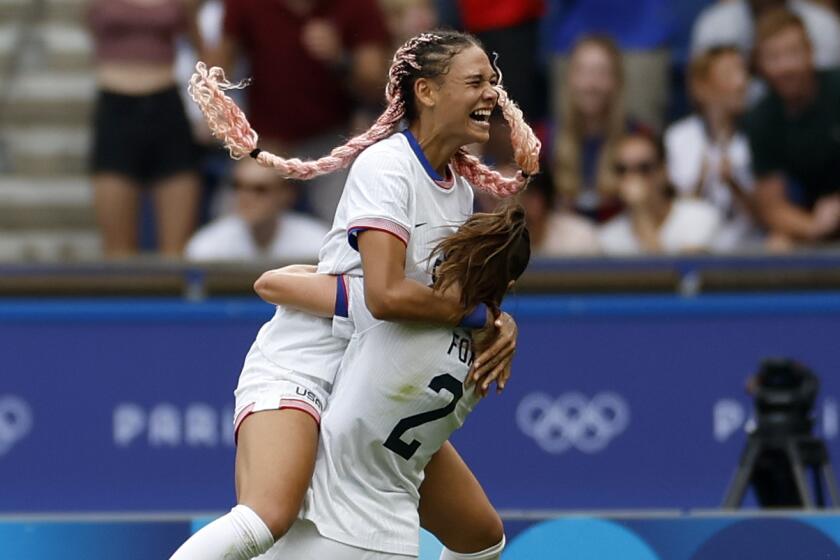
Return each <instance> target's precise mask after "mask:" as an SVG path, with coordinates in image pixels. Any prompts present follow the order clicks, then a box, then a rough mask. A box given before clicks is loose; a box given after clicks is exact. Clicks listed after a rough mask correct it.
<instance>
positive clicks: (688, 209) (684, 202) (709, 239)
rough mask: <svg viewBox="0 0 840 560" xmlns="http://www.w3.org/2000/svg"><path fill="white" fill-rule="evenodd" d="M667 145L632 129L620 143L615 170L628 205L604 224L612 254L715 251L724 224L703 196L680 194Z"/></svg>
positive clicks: (603, 241)
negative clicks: (671, 179) (673, 179)
mask: <svg viewBox="0 0 840 560" xmlns="http://www.w3.org/2000/svg"><path fill="white" fill-rule="evenodd" d="M664 157H665V148H664V146H663V145H662V143H661V142H659V141H657V140H655V139H654V138H652V137H651V136H649V135H647V134H640V133H635V134H629V135H627V136H625V137H624V138H623V139H621V140H620V141H619V143H618V146H617V148H616V157H615V164H614V165H615V172H616V174H617V175H618V178H619V184H618V191H619V195H620V196H621V199H622V201H623V202H624V205H625V207H626V208H627V210H625V211H624V212H623V213H622V214H620V215H619V216H616V217H615V218H613V219H612V220H610V221H609V222H607V223H606V224H605V225H604V226H602V227H601V232H600V242H601V249H602V250H603V251H604V253H606V254H608V255H638V254H644V253H647V254H651V253H668V254H675V253H687V252H696V251H706V250H710V249H711V248H712V246H713V243H714V238H715V236H716V235H717V233H718V231H719V228H720V225H721V216H720V213H719V212H718V210H717V208H715V207H714V206H712V205H711V204H709V203H708V202H706V201H704V200H697V199H691V198H675V197H674V189H673V187H672V186H671V185H670V183H669V182H668V176H667V173H666V171H665V160H664Z"/></svg>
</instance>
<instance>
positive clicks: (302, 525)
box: [257, 519, 417, 560]
mask: <svg viewBox="0 0 840 560" xmlns="http://www.w3.org/2000/svg"><path fill="white" fill-rule="evenodd" d="M416 558H417V557H416V556H405V555H401V554H388V553H386V552H377V551H374V550H365V549H364V548H356V547H355V546H350V545H348V544H343V543H340V542H338V541H334V540H332V539H328V538H326V537H322V536H321V534H320V533H318V529H316V528H315V524H314V523H312V522H311V521H306V520H302V519H299V520H298V521H296V522H295V524H294V525H292V527H291V529H289V532H288V533H286V534H285V535H283V538H281V539H280V540H279V541H277V542H276V543H275V544H274V546H273V547H271V550H269V551H268V552H266V553H265V554H263V555H262V556H258V557H257V560H289V559H293V560H412V559H416Z"/></svg>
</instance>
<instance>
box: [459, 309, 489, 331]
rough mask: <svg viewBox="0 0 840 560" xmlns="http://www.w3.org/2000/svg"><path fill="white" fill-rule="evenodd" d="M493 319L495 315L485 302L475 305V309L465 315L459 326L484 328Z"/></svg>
mask: <svg viewBox="0 0 840 560" xmlns="http://www.w3.org/2000/svg"><path fill="white" fill-rule="evenodd" d="M492 321H493V315H492V313H491V312H490V308H489V307H487V306H486V305H485V304H483V303H479V304H478V305H476V306H475V309H473V310H472V311H470V312H469V313H467V314H466V315H464V317H463V318H462V319H461V322H460V323H459V324H458V326H459V327H462V328H464V329H483V328H484V327H486V326H487V325H488V324H490V323H491V322H492Z"/></svg>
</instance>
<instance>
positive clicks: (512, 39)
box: [458, 0, 545, 121]
mask: <svg viewBox="0 0 840 560" xmlns="http://www.w3.org/2000/svg"><path fill="white" fill-rule="evenodd" d="M458 5H459V7H460V10H461V21H462V23H463V26H464V29H465V30H466V31H468V32H469V33H472V34H474V35H476V36H477V37H478V38H479V40H481V42H482V43H483V44H484V47H485V48H486V49H487V52H489V53H494V52H495V53H498V54H499V66H500V67H501V69H502V75H503V78H504V79H503V82H502V83H503V85H504V86H505V89H507V91H508V92H509V93H510V97H511V99H514V100H515V101H516V103H517V104H518V105H519V107H520V108H521V109H522V111H523V113H524V114H525V118H526V119H528V120H530V121H533V120H536V119H538V118H540V117H541V116H542V114H543V113H544V110H543V106H544V105H545V100H544V92H545V87H544V85H543V84H542V83H541V82H542V79H543V75H542V73H541V72H540V68H539V65H538V52H539V21H540V18H541V17H542V16H543V14H544V12H545V2H544V1H543V0H458Z"/></svg>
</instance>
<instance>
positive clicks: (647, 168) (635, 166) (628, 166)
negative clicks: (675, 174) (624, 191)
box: [613, 160, 659, 177]
mask: <svg viewBox="0 0 840 560" xmlns="http://www.w3.org/2000/svg"><path fill="white" fill-rule="evenodd" d="M658 167H659V164H658V163H657V162H655V161H653V160H645V161H639V162H636V163H623V162H620V161H619V162H616V163H615V165H613V171H615V174H616V175H618V176H619V177H623V176H625V175H628V174H630V173H635V174H638V175H644V176H648V175H650V174H651V173H653V172H654V171H656V169H657V168H658Z"/></svg>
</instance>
